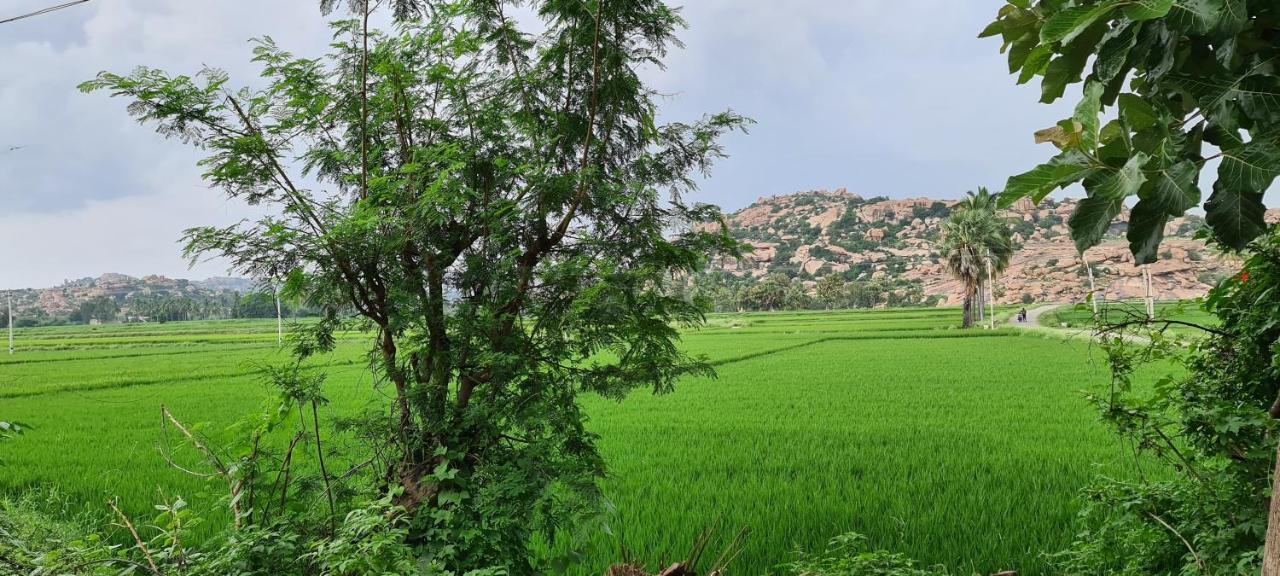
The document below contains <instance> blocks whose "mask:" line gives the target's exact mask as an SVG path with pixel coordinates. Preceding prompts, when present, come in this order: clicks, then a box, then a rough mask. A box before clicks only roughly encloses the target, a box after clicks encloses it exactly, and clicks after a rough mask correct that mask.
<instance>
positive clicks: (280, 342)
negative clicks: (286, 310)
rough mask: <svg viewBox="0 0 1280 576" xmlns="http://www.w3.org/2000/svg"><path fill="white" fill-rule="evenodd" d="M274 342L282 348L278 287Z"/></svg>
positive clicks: (282, 333)
mask: <svg viewBox="0 0 1280 576" xmlns="http://www.w3.org/2000/svg"><path fill="white" fill-rule="evenodd" d="M276 342H277V343H278V344H279V346H280V347H281V348H284V315H283V314H281V313H280V288H278V287H277V288H276Z"/></svg>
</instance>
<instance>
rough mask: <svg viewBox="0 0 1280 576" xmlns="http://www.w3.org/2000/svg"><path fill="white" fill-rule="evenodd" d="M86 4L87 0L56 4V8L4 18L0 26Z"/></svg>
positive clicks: (73, 0) (0, 21) (51, 7)
mask: <svg viewBox="0 0 1280 576" xmlns="http://www.w3.org/2000/svg"><path fill="white" fill-rule="evenodd" d="M87 2H89V0H72V1H71V2H65V3H63V4H58V5H57V6H50V7H48V8H44V9H41V10H36V11H35V12H28V13H26V14H22V15H20V16H14V17H12V18H5V19H4V20H0V24H8V23H10V22H17V21H19V20H26V19H27V18H34V17H36V16H41V15H44V14H48V13H50V12H57V11H58V10H62V9H63V8H70V7H72V6H76V5H78V4H85V3H87Z"/></svg>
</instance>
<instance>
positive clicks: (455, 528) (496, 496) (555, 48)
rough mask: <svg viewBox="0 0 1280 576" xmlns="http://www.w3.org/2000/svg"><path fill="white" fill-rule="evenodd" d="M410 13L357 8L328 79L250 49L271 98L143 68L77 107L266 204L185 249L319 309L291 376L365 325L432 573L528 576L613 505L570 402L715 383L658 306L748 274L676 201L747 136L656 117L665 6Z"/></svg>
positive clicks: (267, 46) (217, 74)
mask: <svg viewBox="0 0 1280 576" xmlns="http://www.w3.org/2000/svg"><path fill="white" fill-rule="evenodd" d="M325 4H326V5H325V6H324V7H325V8H329V9H331V8H333V7H334V6H333V5H334V3H333V2H326V3H325ZM410 4H412V5H419V4H417V3H408V4H406V3H399V4H397V7H396V10H397V11H398V12H397V14H396V16H398V17H400V18H407V17H409V16H413V15H419V16H422V20H410V21H405V22H403V23H401V24H398V25H397V26H396V27H395V28H394V29H393V30H391V31H388V32H382V31H377V30H374V31H371V32H370V31H368V27H367V20H368V18H367V10H366V9H367V8H369V6H367V5H364V4H359V3H356V4H352V5H351V6H350V7H352V8H356V11H357V12H360V13H362V15H361V19H359V20H351V21H342V22H337V23H335V24H334V32H335V41H334V43H333V44H332V46H331V48H332V52H331V53H330V54H329V55H327V56H325V57H323V58H319V59H309V58H300V57H297V56H294V55H293V54H290V53H288V52H286V51H285V50H283V49H282V48H281V47H279V46H278V45H276V44H275V43H274V42H273V41H272V40H270V39H263V40H260V41H258V42H256V43H255V46H254V57H253V59H254V61H255V62H256V63H258V64H259V65H260V66H261V68H262V75H263V77H264V79H265V80H264V82H263V83H264V84H265V88H263V89H260V90H254V89H248V88H244V89H235V88H232V87H231V84H230V79H229V78H228V77H227V75H226V74H224V73H222V72H221V71H218V70H211V69H206V70H203V71H201V72H200V73H198V74H196V75H194V76H181V75H171V74H168V73H165V72H162V71H158V70H152V69H145V68H144V69H139V70H137V71H135V72H134V73H132V74H129V75H117V74H112V73H105V72H104V73H102V74H100V75H99V76H98V77H97V78H96V79H94V80H91V81H89V82H86V83H85V84H84V85H83V86H82V88H83V89H84V90H85V91H90V92H91V91H107V92H110V93H112V94H113V95H115V96H118V97H123V98H127V99H129V100H130V104H129V111H130V112H131V113H132V114H134V115H135V116H136V117H137V118H138V119H139V120H140V121H141V122H143V123H147V124H151V125H153V126H155V127H156V129H157V131H158V132H159V133H160V134H162V135H165V136H169V137H174V138H178V139H181V140H184V141H187V142H190V143H192V144H195V145H198V146H199V147H200V148H202V149H203V150H205V151H206V152H207V157H206V158H205V159H204V160H202V162H201V166H202V168H203V169H204V170H205V178H206V180H207V181H208V182H209V183H210V184H211V185H212V186H214V187H216V188H219V189H221V190H222V191H223V192H225V193H226V194H227V195H228V196H229V197H231V198H233V199H236V200H239V201H243V202H246V203H248V204H251V205H263V206H266V207H268V208H269V209H268V210H266V212H268V213H270V214H271V215H270V216H266V217H263V218H261V219H259V220H257V221H255V222H243V223H240V224H237V225H233V226H229V227H225V228H216V227H208V228H198V229H194V230H190V231H188V233H187V237H186V238H187V254H188V255H189V256H190V257H192V258H193V259H195V258H203V257H206V256H221V257H225V258H227V259H228V260H229V261H230V262H231V263H232V265H233V266H234V267H235V268H236V269H237V270H238V271H239V272H241V273H245V274H248V275H251V276H254V277H255V278H258V279H259V280H262V281H264V282H270V283H272V284H277V283H280V284H283V286H284V289H283V293H284V295H285V296H286V297H288V298H296V299H299V300H302V301H306V302H308V303H309V304H311V305H314V306H316V307H318V308H320V309H321V310H322V311H323V313H324V318H323V319H322V320H321V321H320V322H318V323H316V324H314V325H312V329H313V331H314V338H312V340H311V341H312V342H313V343H315V345H314V346H310V347H308V348H307V349H305V350H302V349H300V350H299V353H300V357H306V356H309V355H311V354H316V353H323V352H326V351H328V350H329V349H331V348H332V345H331V344H332V343H333V342H334V341H335V339H334V338H333V332H334V331H335V330H336V329H338V327H340V326H342V325H344V324H346V323H347V321H349V320H352V318H350V315H351V314H352V313H354V314H355V315H356V316H357V317H358V319H359V321H360V322H361V323H363V325H364V326H366V327H369V328H372V329H373V330H372V333H373V337H372V338H371V339H370V340H367V341H366V342H369V346H370V351H371V353H372V354H373V358H374V362H373V367H374V370H375V374H376V376H377V379H378V384H380V385H381V384H383V383H385V384H386V385H387V386H386V390H388V392H389V395H390V399H389V401H388V402H389V404H390V405H389V406H383V407H378V408H375V409H372V410H371V411H370V415H369V416H368V419H369V420H370V421H374V422H382V423H384V424H385V428H384V429H383V430H382V433H381V435H378V434H369V435H367V436H365V437H364V438H365V440H367V441H369V442H372V443H373V444H374V446H373V447H372V448H373V449H374V450H375V451H377V452H378V453H381V454H394V455H395V456H393V457H390V458H388V459H387V460H386V461H384V462H383V465H384V466H385V467H386V469H385V470H383V471H382V472H383V474H384V477H385V478H388V479H394V482H393V484H398V485H399V488H400V489H401V491H400V496H399V498H398V500H397V504H398V505H401V506H403V507H404V508H405V509H406V511H407V513H408V514H410V515H412V516H413V517H414V518H413V521H411V522H410V523H409V524H408V532H407V534H408V537H409V538H410V539H411V540H414V541H417V542H421V543H423V544H424V547H426V548H430V550H427V551H424V552H420V553H419V554H420V555H422V556H428V557H434V556H436V555H441V556H443V557H445V560H446V561H447V562H449V567H450V568H451V569H455V570H457V571H466V570H468V569H472V568H485V567H489V566H495V565H498V566H504V567H506V568H508V569H510V570H511V571H513V573H517V574H528V573H532V572H533V567H532V566H530V565H529V563H528V562H527V561H526V559H525V556H526V554H525V544H526V542H527V541H528V540H529V539H530V538H531V537H532V536H533V535H534V534H539V533H541V534H544V535H554V534H555V533H556V532H557V531H558V530H561V529H564V528H566V527H568V526H570V525H572V523H573V522H574V519H575V518H577V517H578V516H579V515H581V514H583V513H585V512H586V511H588V510H591V509H593V508H594V507H596V506H597V505H598V503H599V501H598V498H599V494H598V492H597V490H596V480H597V479H598V478H599V477H601V476H602V475H603V474H604V466H603V462H602V461H601V459H600V457H599V454H598V453H597V452H596V449H595V440H596V439H595V437H594V436H593V435H592V434H591V433H589V432H588V431H587V430H586V429H585V425H584V416H583V414H582V412H581V408H580V406H579V402H578V396H579V395H580V394H584V393H596V394H601V395H604V396H609V397H614V398H622V397H624V396H626V395H627V394H628V393H629V392H630V391H632V390H634V389H637V388H648V389H650V390H653V391H654V392H668V391H670V390H671V389H672V387H673V385H674V384H675V382H676V380H677V379H679V378H680V377H682V376H685V375H689V374H709V373H710V372H711V368H710V366H709V365H707V364H706V363H705V362H703V361H701V359H699V358H695V357H692V356H690V355H687V354H685V353H684V352H683V351H682V350H680V349H679V348H678V347H677V346H676V345H675V341H676V339H677V338H678V329H679V328H680V327H682V326H692V325H697V324H699V323H700V322H702V320H703V317H702V312H701V310H700V309H699V308H698V307H697V306H695V305H693V304H691V303H690V302H688V301H686V300H683V299H679V298H674V297H671V296H669V295H667V294H666V293H664V292H663V291H662V290H661V287H662V286H663V284H664V282H665V280H666V279H667V278H670V277H672V276H674V275H680V274H691V273H694V272H697V271H698V270H699V269H701V268H702V267H703V266H704V265H705V264H706V262H707V261H708V259H709V258H710V257H714V256H717V255H722V254H724V255H735V254H737V251H738V248H739V246H738V244H737V242H736V241H734V240H733V239H732V238H731V237H729V235H728V234H727V232H725V230H724V227H723V226H722V225H721V226H716V224H719V223H721V221H722V218H721V216H720V214H719V211H718V209H716V208H714V207H710V206H706V205H701V204H690V203H688V202H686V200H685V197H686V196H687V194H688V193H690V192H692V191H693V190H694V189H695V188H696V183H695V180H694V178H695V177H696V176H697V175H699V174H705V173H706V172H707V171H708V170H709V169H710V167H711V166H712V164H713V163H714V161H715V160H717V159H719V158H720V157H722V156H723V150H722V148H721V147H720V145H719V144H718V141H719V139H720V138H721V137H722V136H723V135H725V134H727V133H730V132H734V131H738V130H741V129H743V128H744V127H745V126H746V125H747V123H748V121H747V120H746V119H744V118H742V117H740V116H738V115H736V114H733V113H731V112H725V113H720V114H715V115H709V116H706V117H704V118H703V119H701V120H699V121H697V122H694V123H691V124H685V123H676V124H669V125H659V124H658V123H657V116H658V110H657V102H656V93H655V92H654V91H653V90H651V89H650V88H649V87H647V86H646V85H645V83H644V82H643V81H642V79H641V76H640V72H639V70H640V69H642V68H645V67H649V66H654V65H658V66H660V65H661V62H662V59H663V57H664V56H665V55H666V52H667V50H668V49H669V48H670V47H672V46H674V45H676V44H677V43H678V41H677V38H676V36H675V35H676V32H677V30H678V29H680V27H681V26H682V25H683V22H682V21H681V19H680V17H679V15H678V13H677V12H676V11H675V10H673V9H672V8H670V7H668V6H667V5H666V4H665V3H663V2H656V1H651V0H622V1H616V2H608V3H603V2H601V3H580V2H561V1H558V0H544V1H539V2H534V3H532V5H529V3H526V2H512V1H500V2H491V1H488V0H459V1H455V2H443V3H433V4H431V5H430V6H422V8H424V9H422V10H416V9H413V7H412V6H410ZM419 6H420V5H419ZM375 7H376V5H375ZM525 8H528V9H529V10H530V11H531V12H532V13H535V14H537V16H538V18H539V22H537V23H535V24H531V25H530V26H529V30H523V29H521V27H520V22H519V21H518V20H517V19H516V18H515V17H514V13H515V12H516V11H517V10H523V9H525ZM508 11H510V12H511V14H508ZM366 46H367V49H366V48H365V47H366ZM294 159H296V162H295V161H294ZM304 182H306V183H307V185H305V186H304V185H303V183H304ZM699 224H711V225H712V226H710V227H707V228H704V227H700V226H696V225H699ZM673 229H675V230H678V231H679V232H678V233H676V234H674V235H673V234H671V233H670V231H671V230H673ZM388 412H390V413H391V414H394V417H393V418H392V420H391V421H389V422H388V421H385V420H383V419H382V415H383V414H386V413H388ZM316 436H319V434H318V433H316ZM442 467H443V468H442ZM442 469H443V470H447V471H450V472H451V473H453V474H455V476H451V477H449V478H444V477H442V476H441V474H440V471H441V470H442ZM450 547H452V548H451V549H450ZM446 549H449V552H448V554H446V553H445V550H446Z"/></svg>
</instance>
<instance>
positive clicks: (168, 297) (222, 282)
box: [12, 273, 274, 326]
mask: <svg viewBox="0 0 1280 576" xmlns="http://www.w3.org/2000/svg"><path fill="white" fill-rule="evenodd" d="M254 287H255V283H254V282H253V281H252V280H246V279H244V278H210V279H207V280H183V279H174V278H166V277H164V276H145V277H142V278H134V277H132V276H126V275H124V274H115V273H107V274H103V275H101V276H98V277H97V278H81V279H79V280H71V281H67V282H64V283H63V284H62V285H61V286H56V287H53V288H39V289H27V290H15V291H13V292H12V294H13V297H14V309H15V313H16V316H17V317H18V318H19V321H20V322H19V323H18V325H19V326H21V325H23V324H24V323H25V324H34V323H39V324H57V323H64V322H68V321H70V322H76V321H87V320H86V319H85V318H83V317H79V316H78V315H83V314H85V305H86V303H94V304H95V306H94V309H95V311H97V312H100V313H101V314H104V315H110V316H113V319H122V320H144V319H145V320H151V319H153V317H155V319H191V318H217V317H227V316H229V315H232V314H237V313H242V312H244V308H245V307H246V304H245V303H244V302H242V300H243V296H244V295H246V294H250V293H252V292H253V291H254ZM99 304H100V305H99ZM259 307H260V306H259ZM272 308H273V309H272V313H273V314H274V304H272ZM103 310H105V311H103ZM160 317H165V318H160ZM24 320H25V322H24Z"/></svg>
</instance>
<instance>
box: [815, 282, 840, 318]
mask: <svg viewBox="0 0 1280 576" xmlns="http://www.w3.org/2000/svg"><path fill="white" fill-rule="evenodd" d="M815 292H816V295H817V298H818V302H820V303H821V304H822V306H823V307H825V308H827V309H828V310H834V309H837V308H843V307H844V306H845V304H846V303H847V302H848V290H847V289H846V287H845V282H844V280H842V279H841V278H840V277H839V276H837V275H835V274H828V275H826V276H825V277H823V278H822V279H821V280H819V281H818V287H817V288H816V289H815Z"/></svg>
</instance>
